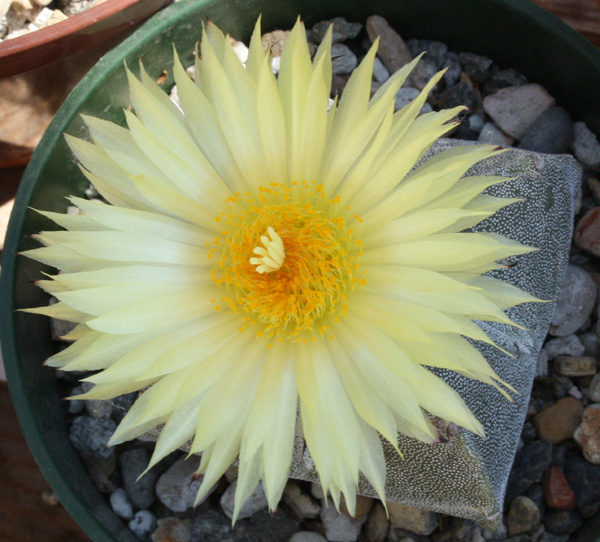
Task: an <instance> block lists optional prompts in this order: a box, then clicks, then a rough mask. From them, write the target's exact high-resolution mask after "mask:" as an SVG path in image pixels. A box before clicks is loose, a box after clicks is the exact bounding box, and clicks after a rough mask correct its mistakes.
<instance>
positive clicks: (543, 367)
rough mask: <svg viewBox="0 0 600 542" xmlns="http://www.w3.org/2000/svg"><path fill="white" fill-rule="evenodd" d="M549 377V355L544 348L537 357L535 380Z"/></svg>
mask: <svg viewBox="0 0 600 542" xmlns="http://www.w3.org/2000/svg"><path fill="white" fill-rule="evenodd" d="M545 376H548V353H547V352H546V351H545V350H544V349H543V348H542V349H541V350H540V353H539V354H538V357H537V363H536V367H535V378H543V377H545Z"/></svg>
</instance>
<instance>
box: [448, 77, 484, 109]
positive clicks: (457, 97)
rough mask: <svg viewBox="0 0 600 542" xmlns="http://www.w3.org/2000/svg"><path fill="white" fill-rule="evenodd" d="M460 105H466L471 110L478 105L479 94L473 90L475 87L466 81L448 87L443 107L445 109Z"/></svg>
mask: <svg viewBox="0 0 600 542" xmlns="http://www.w3.org/2000/svg"><path fill="white" fill-rule="evenodd" d="M459 105H464V106H466V107H468V108H469V109H470V110H471V111H473V109H475V106H476V105H477V96H476V95H475V92H474V91H473V87H472V86H471V85H470V84H469V83H467V82H466V81H461V82H460V83H458V84H456V85H454V86H453V87H450V88H449V89H448V91H447V93H446V97H445V99H444V104H443V107H444V109H451V108H452V107H457V106H459Z"/></svg>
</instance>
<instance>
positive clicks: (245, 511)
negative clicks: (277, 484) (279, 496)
mask: <svg viewBox="0 0 600 542" xmlns="http://www.w3.org/2000/svg"><path fill="white" fill-rule="evenodd" d="M236 487H237V480H236V481H235V482H233V484H231V485H230V486H229V487H228V488H227V489H226V490H225V493H223V496H222V497H221V508H222V509H223V512H225V515H226V516H227V517H228V518H230V519H231V518H232V517H233V504H234V498H235V488H236ZM267 506H268V503H267V497H266V496H265V490H264V489H263V486H262V482H259V484H258V485H257V486H256V488H255V489H254V491H253V492H252V494H251V495H250V496H249V497H248V500H247V501H246V502H245V503H244V506H242V508H241V509H240V512H239V514H238V519H244V518H249V517H250V516H253V515H254V514H255V513H256V512H258V511H259V510H263V509H264V508H266V507H267Z"/></svg>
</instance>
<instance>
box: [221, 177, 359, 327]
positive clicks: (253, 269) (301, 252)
mask: <svg viewBox="0 0 600 542" xmlns="http://www.w3.org/2000/svg"><path fill="white" fill-rule="evenodd" d="M319 188H320V187H318V186H313V187H310V185H308V183H303V185H301V186H300V187H299V188H287V187H285V186H283V185H275V188H270V189H261V196H260V197H259V198H258V199H257V200H254V199H253V198H251V197H247V198H246V199H245V200H244V199H243V198H239V201H238V199H237V198H235V199H234V202H235V203H236V205H238V206H239V212H236V209H234V208H230V211H232V212H231V213H230V214H229V215H227V216H228V218H227V219H226V220H227V224H228V229H227V230H226V231H224V232H223V234H224V235H225V243H222V242H219V241H220V240H217V241H216V243H215V245H216V247H220V248H221V250H222V256H221V258H220V259H219V262H218V266H217V267H215V268H214V269H213V272H212V275H211V276H212V278H213V280H214V281H215V282H216V283H217V284H219V285H226V286H227V289H228V290H229V293H230V294H231V295H230V296H225V297H224V298H222V300H221V301H226V302H227V304H228V306H229V307H230V308H231V309H232V310H234V311H235V312H239V311H243V312H245V313H246V314H247V318H246V320H245V321H246V325H245V327H248V326H250V325H252V324H257V323H260V324H263V329H262V330H260V331H258V334H259V335H261V334H262V333H263V330H264V331H267V332H270V333H271V334H272V335H275V334H277V335H280V336H283V335H286V336H288V337H296V336H298V335H299V334H300V333H302V332H305V331H314V330H317V331H319V332H320V333H325V330H326V329H327V326H325V325H318V320H320V319H321V318H323V317H325V316H327V315H334V317H335V316H341V315H343V314H345V313H346V311H347V306H346V293H347V292H349V291H351V290H352V289H353V288H354V287H355V285H356V284H357V283H358V281H357V280H356V279H355V278H354V276H355V275H356V270H357V268H358V257H359V256H360V243H359V242H357V241H354V240H353V239H352V233H353V232H352V230H350V229H347V228H346V226H345V220H344V219H343V218H342V217H339V216H331V215H335V214H336V213H335V212H334V211H335V209H336V208H337V204H336V202H335V201H331V200H330V201H329V202H328V201H326V200H325V197H324V195H322V189H321V190H319ZM248 203H249V204H248ZM216 247H215V248H216ZM215 303H216V301H215ZM222 307H223V305H219V308H220V309H222Z"/></svg>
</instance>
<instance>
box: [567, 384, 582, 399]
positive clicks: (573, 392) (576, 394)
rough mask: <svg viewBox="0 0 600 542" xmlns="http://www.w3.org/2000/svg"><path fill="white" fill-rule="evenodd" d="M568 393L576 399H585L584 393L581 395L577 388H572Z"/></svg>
mask: <svg viewBox="0 0 600 542" xmlns="http://www.w3.org/2000/svg"><path fill="white" fill-rule="evenodd" d="M568 393H569V395H570V396H571V397H575V399H581V398H582V397H583V393H581V391H580V389H579V388H578V387H577V386H571V387H570V388H569V391H568Z"/></svg>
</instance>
